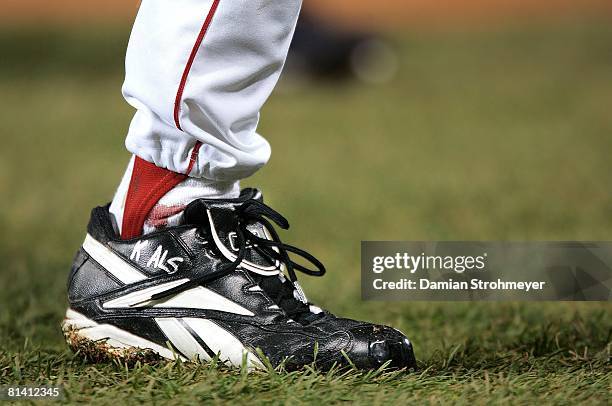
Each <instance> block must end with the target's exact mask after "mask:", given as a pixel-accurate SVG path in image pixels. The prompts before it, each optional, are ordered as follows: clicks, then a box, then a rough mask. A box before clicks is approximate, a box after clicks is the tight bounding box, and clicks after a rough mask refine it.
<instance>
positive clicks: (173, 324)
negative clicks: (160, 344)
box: [155, 318, 211, 361]
mask: <svg viewBox="0 0 612 406" xmlns="http://www.w3.org/2000/svg"><path fill="white" fill-rule="evenodd" d="M155 322H156V323H157V325H158V326H159V328H160V329H161V330H162V331H163V333H164V334H165V335H166V337H167V338H168V340H170V342H171V343H172V345H174V347H175V348H176V349H177V350H178V351H179V352H180V353H181V354H182V355H183V356H185V357H187V358H188V359H189V360H191V361H197V360H200V361H210V359H211V357H210V356H209V355H208V354H207V353H206V350H204V348H202V346H200V344H198V342H197V341H196V339H195V338H194V337H193V336H192V335H191V333H190V332H189V331H187V329H186V328H185V327H183V326H182V325H181V323H180V321H179V320H177V319H175V318H155Z"/></svg>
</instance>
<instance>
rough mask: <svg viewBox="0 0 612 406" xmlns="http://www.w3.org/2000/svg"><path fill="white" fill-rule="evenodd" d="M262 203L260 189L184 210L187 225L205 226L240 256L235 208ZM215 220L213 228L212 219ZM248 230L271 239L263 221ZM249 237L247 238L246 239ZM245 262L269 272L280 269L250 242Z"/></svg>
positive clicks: (197, 203)
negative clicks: (254, 201) (250, 203)
mask: <svg viewBox="0 0 612 406" xmlns="http://www.w3.org/2000/svg"><path fill="white" fill-rule="evenodd" d="M249 199H257V200H262V195H261V192H259V191H258V190H257V189H244V190H242V192H241V193H240V197H238V198H237V199H198V200H195V201H193V202H191V203H190V204H189V205H188V206H187V207H186V208H185V211H184V217H183V218H184V221H185V224H197V225H203V226H205V227H206V228H207V230H208V232H209V233H210V234H211V236H212V235H213V234H214V236H216V238H217V239H218V242H219V243H220V244H222V245H223V246H224V247H225V248H227V249H228V250H229V251H230V252H231V253H233V254H234V255H238V248H239V245H240V242H239V239H238V234H237V233H236V230H238V221H239V218H238V215H237V213H236V210H235V209H236V207H237V206H239V205H240V204H241V203H243V202H244V201H246V200H249ZM211 219H212V225H213V226H214V230H213V229H212V227H211V224H210V220H211ZM246 228H247V230H248V231H250V232H251V233H253V234H254V235H256V236H257V237H259V238H263V239H266V240H271V237H270V232H269V231H268V230H267V228H266V226H265V225H264V224H262V223H260V222H256V221H251V222H249V223H247V226H246ZM245 238H248V236H245ZM244 259H245V260H246V261H248V262H250V263H252V264H254V265H256V266H259V267H263V268H266V270H274V269H278V264H277V261H275V260H273V259H271V258H268V256H266V255H262V253H261V250H260V249H258V248H257V246H254V245H253V244H252V242H250V241H247V245H246V250H245V257H244Z"/></svg>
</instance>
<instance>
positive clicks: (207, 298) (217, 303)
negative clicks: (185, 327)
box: [102, 278, 255, 316]
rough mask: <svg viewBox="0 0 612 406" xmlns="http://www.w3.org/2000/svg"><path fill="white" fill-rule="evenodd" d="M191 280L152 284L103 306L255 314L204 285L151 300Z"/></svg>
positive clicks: (107, 307)
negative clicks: (152, 297) (165, 297)
mask: <svg viewBox="0 0 612 406" xmlns="http://www.w3.org/2000/svg"><path fill="white" fill-rule="evenodd" d="M187 281H189V279H187V278H183V279H178V280H175V281H172V282H166V283H163V284H161V285H156V286H151V287H148V288H145V289H142V290H138V291H136V292H131V293H128V294H127V295H125V296H121V297H118V298H116V299H112V300H109V301H108V302H105V303H104V304H103V305H102V307H104V308H106V309H117V308H128V307H158V308H184V309H202V310H218V311H221V312H226V313H233V314H241V315H243V316H254V315H255V314H254V313H253V312H251V311H250V310H248V309H246V308H244V307H242V306H240V305H239V304H237V303H235V302H233V301H231V300H229V299H228V298H226V297H225V296H222V295H220V294H218V293H216V292H213V291H212V290H210V289H207V288H205V287H203V286H196V287H195V288H192V289H189V290H186V291H184V292H181V293H178V294H176V295H175V296H172V297H170V298H167V299H160V300H150V298H151V295H154V294H155V293H159V292H163V291H166V290H168V289H171V288H173V287H175V286H178V285H181V284H183V283H185V282H187Z"/></svg>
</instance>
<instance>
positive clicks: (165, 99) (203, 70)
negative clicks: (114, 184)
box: [111, 0, 301, 238]
mask: <svg viewBox="0 0 612 406" xmlns="http://www.w3.org/2000/svg"><path fill="white" fill-rule="evenodd" d="M300 5H301V0H282V1H270V0H173V1H163V0H144V1H143V2H142V4H141V7H140V10H139V13H138V16H137V18H136V22H135V24H134V28H133V31H132V35H131V38H130V42H129V46H128V52H127V58H126V80H125V84H124V86H123V93H124V96H125V98H126V100H127V101H128V102H129V103H130V104H131V105H132V106H134V107H135V108H136V109H137V111H136V114H135V116H134V119H133V120H132V123H131V125H130V129H129V133H128V137H127V140H126V146H127V148H128V150H129V151H130V152H132V153H133V154H135V156H136V158H135V160H134V161H132V162H130V165H129V166H128V169H127V171H126V175H125V176H124V179H123V182H121V185H120V187H119V188H118V190H117V194H116V196H115V199H114V200H113V204H112V206H111V212H112V213H113V215H114V216H115V218H116V222H117V227H118V229H119V230H121V233H122V235H123V237H124V238H129V237H135V236H137V235H139V234H141V233H142V232H143V230H144V231H145V232H147V231H151V230H153V229H155V228H156V226H159V225H166V224H170V225H173V224H178V222H179V221H180V213H181V209H182V208H183V207H184V206H185V204H187V203H189V201H191V200H193V199H195V198H197V197H213V196H217V197H224V196H225V197H227V196H230V195H237V193H238V180H240V179H242V178H245V177H247V176H249V175H251V174H253V173H254V172H255V171H256V170H257V169H259V168H260V167H262V166H263V165H264V164H265V163H266V162H267V161H268V159H269V157H270V146H269V144H268V143H267V142H266V140H265V139H264V138H262V137H261V136H260V135H258V134H257V132H256V130H257V124H258V121H259V111H260V109H261V107H262V105H263V104H264V102H265V101H266V100H267V98H268V96H269V95H270V93H271V92H272V89H273V88H274V86H275V84H276V82H277V80H278V77H279V75H280V72H281V69H282V67H283V64H284V62H285V58H286V56H287V51H288V48H289V44H290V42H291V37H292V34H293V31H294V28H295V24H296V21H297V17H298V14H299V11H300ZM187 175H189V177H190V179H187ZM177 186H178V187H177Z"/></svg>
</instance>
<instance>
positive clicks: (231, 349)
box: [183, 317, 263, 368]
mask: <svg viewBox="0 0 612 406" xmlns="http://www.w3.org/2000/svg"><path fill="white" fill-rule="evenodd" d="M183 321H184V322H185V323H187V325H189V327H191V329H192V330H193V331H194V332H195V333H196V334H197V335H198V336H200V338H201V339H202V341H204V342H205V343H206V345H207V346H208V348H210V350H211V351H212V352H213V353H214V354H220V357H219V360H220V361H222V362H229V363H230V364H231V365H234V366H241V365H242V357H243V355H244V354H246V363H247V367H248V368H263V364H262V362H261V361H260V360H259V358H257V356H256V355H255V354H253V353H252V352H250V351H249V350H247V349H246V348H245V347H244V345H243V344H242V342H240V340H238V339H237V338H236V337H234V335H233V334H231V333H230V332H228V331H227V330H225V329H224V328H222V327H220V326H218V325H217V324H216V323H214V322H213V321H211V320H207V319H200V318H192V317H185V318H183Z"/></svg>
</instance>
